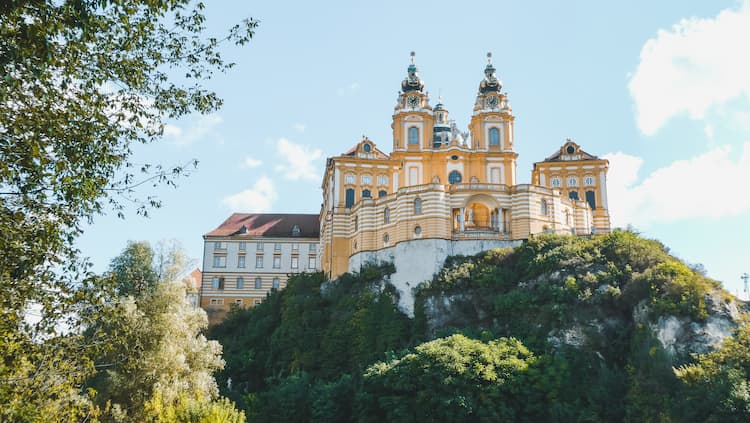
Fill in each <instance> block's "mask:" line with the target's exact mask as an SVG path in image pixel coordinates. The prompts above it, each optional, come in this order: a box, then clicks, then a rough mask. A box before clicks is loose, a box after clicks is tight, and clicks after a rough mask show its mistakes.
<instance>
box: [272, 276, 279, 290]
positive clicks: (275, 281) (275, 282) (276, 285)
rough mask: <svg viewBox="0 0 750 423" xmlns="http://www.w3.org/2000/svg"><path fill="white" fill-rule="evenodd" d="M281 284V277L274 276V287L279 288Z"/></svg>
mask: <svg viewBox="0 0 750 423" xmlns="http://www.w3.org/2000/svg"><path fill="white" fill-rule="evenodd" d="M280 285H281V283H280V282H279V278H273V289H279V286H280Z"/></svg>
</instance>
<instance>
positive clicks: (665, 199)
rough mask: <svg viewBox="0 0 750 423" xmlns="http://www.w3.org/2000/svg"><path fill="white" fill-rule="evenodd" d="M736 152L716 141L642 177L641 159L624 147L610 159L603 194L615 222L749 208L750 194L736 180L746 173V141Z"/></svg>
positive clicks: (749, 162) (749, 150)
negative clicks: (703, 150)
mask: <svg viewBox="0 0 750 423" xmlns="http://www.w3.org/2000/svg"><path fill="white" fill-rule="evenodd" d="M741 150H742V151H741V152H739V154H738V153H734V152H733V147H731V146H729V145H724V146H720V147H717V148H714V149H712V150H709V151H707V152H706V153H703V154H701V155H699V156H696V157H692V158H690V159H687V160H677V161H675V162H673V163H671V164H669V165H668V166H665V167H662V168H659V169H656V170H655V171H653V172H652V173H651V174H650V175H648V176H647V177H645V178H644V179H643V180H642V181H641V182H640V183H638V184H636V181H637V180H638V173H639V171H640V169H641V167H642V165H643V159H641V158H640V157H635V156H630V155H627V154H624V153H619V152H618V153H611V154H607V155H605V156H604V157H605V158H607V159H608V160H609V161H610V167H609V168H610V172H609V176H608V181H607V188H608V190H607V197H608V198H609V210H610V213H611V214H612V223H613V226H626V225H628V224H633V225H636V226H642V225H649V224H652V223H658V222H674V221H679V220H687V219H698V218H714V219H718V218H722V217H728V216H736V215H739V214H741V213H743V212H746V211H748V210H750V196H748V195H738V194H737V192H738V191H737V186H738V185H740V184H744V183H745V181H747V180H749V179H750V142H747V143H745V144H744V145H743V146H742V148H741Z"/></svg>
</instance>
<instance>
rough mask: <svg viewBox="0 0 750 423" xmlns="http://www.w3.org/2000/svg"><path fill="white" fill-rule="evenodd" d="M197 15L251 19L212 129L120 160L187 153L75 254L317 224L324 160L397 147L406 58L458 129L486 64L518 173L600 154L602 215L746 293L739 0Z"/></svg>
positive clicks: (196, 120) (269, 9)
mask: <svg viewBox="0 0 750 423" xmlns="http://www.w3.org/2000/svg"><path fill="white" fill-rule="evenodd" d="M265 3H266V4H253V3H250V2H241V1H221V2H210V3H209V4H208V6H207V14H208V20H209V25H210V31H211V32H212V33H215V34H220V33H221V32H222V29H223V28H228V27H229V26H231V25H232V24H234V23H235V22H237V21H238V20H239V19H241V18H243V17H253V18H255V19H258V20H260V26H259V27H258V30H257V33H256V36H255V37H254V39H253V40H252V41H251V42H250V43H249V44H248V45H246V46H245V47H242V48H237V47H234V46H227V48H226V49H225V50H224V51H225V53H224V54H225V57H227V58H228V59H230V60H232V61H234V62H236V63H237V66H236V67H235V68H234V69H233V70H232V71H231V72H230V73H228V74H225V75H219V76H217V77H216V78H215V79H214V80H212V81H211V82H210V83H209V84H208V86H209V87H210V88H212V89H214V90H216V91H217V92H218V93H219V95H220V96H221V97H223V98H224V99H225V104H224V107H223V108H222V109H221V110H220V111H219V112H217V113H215V114H213V115H209V116H190V117H188V118H185V119H182V120H180V121H176V122H172V123H171V124H170V125H169V127H168V128H167V131H166V133H165V137H164V140H163V141H162V142H159V143H156V144H152V145H148V146H139V148H137V149H136V151H135V155H134V157H133V161H135V162H138V163H144V162H151V163H155V162H158V163H163V164H165V165H171V164H176V163H180V162H184V161H187V160H189V159H191V158H196V159H198V160H199V161H200V164H199V167H198V170H197V171H196V172H194V173H193V174H192V175H191V176H190V177H188V178H186V179H183V180H181V181H180V184H179V187H178V188H177V189H172V188H167V187H161V188H158V189H156V190H154V191H152V192H148V193H149V194H153V193H155V194H157V195H158V196H159V198H161V199H162V201H163V203H164V207H163V208H161V209H159V210H155V211H153V212H152V214H151V217H150V218H148V219H144V218H141V217H138V216H135V215H134V214H133V213H130V214H129V215H128V217H127V218H126V219H125V220H120V219H117V218H116V217H115V216H114V214H113V213H109V214H108V215H105V216H99V217H97V218H96V219H95V221H94V223H93V224H92V225H90V226H88V227H87V228H86V233H85V234H84V235H83V236H82V237H81V239H80V240H79V242H78V245H79V248H81V250H82V252H83V253H84V254H85V255H88V256H90V257H91V259H92V261H93V263H94V265H95V266H94V270H96V271H103V270H104V269H106V266H107V264H108V262H109V260H110V259H111V258H112V257H114V256H115V255H117V254H118V252H119V251H120V250H122V248H123V247H124V246H125V244H126V242H127V241H128V240H147V241H151V242H152V243H156V242H157V241H158V240H160V239H167V238H174V239H177V240H179V241H181V242H182V243H183V245H184V246H185V247H186V249H187V251H188V253H189V254H190V255H191V256H193V257H195V258H196V259H199V258H200V257H201V256H202V249H203V241H202V238H201V236H202V235H203V234H204V233H206V232H208V231H210V230H211V229H213V228H215V227H216V226H217V225H218V224H220V223H221V222H222V221H223V220H224V219H225V218H226V217H227V216H228V215H229V214H230V213H231V212H232V211H243V212H253V211H258V212H269V211H271V212H308V213H317V212H318V210H319V207H320V203H321V193H320V182H321V177H322V172H323V167H324V163H325V158H326V157H329V156H332V155H337V154H340V153H342V152H344V151H346V150H347V149H348V148H349V147H350V146H352V145H354V144H355V143H356V142H358V141H359V139H360V138H361V136H362V135H363V134H365V135H367V136H368V137H369V138H370V139H372V140H373V141H375V142H376V143H377V144H378V146H379V147H380V148H381V149H383V150H385V151H390V149H391V129H390V123H391V115H392V112H393V107H394V105H395V101H396V96H397V92H398V90H399V87H400V82H401V80H402V79H403V77H404V75H405V73H406V67H407V65H408V63H409V52H410V51H412V50H414V51H416V63H417V66H418V67H419V70H420V75H421V77H422V79H423V80H424V81H425V83H426V89H427V90H428V91H429V93H430V97H431V99H432V104H435V103H436V102H437V97H438V94H441V95H442V97H443V102H444V104H445V105H446V107H447V108H448V110H449V111H450V113H451V118H452V119H455V120H456V123H457V124H458V125H459V127H460V128H466V126H467V125H468V123H469V118H470V115H471V109H472V106H473V104H474V98H475V95H476V89H477V85H478V83H479V81H480V80H481V78H482V71H483V69H484V65H485V63H486V53H487V52H488V51H491V52H492V53H493V57H494V63H495V67H496V68H497V69H498V77H499V78H500V79H501V80H502V81H503V85H504V91H507V92H508V94H509V97H510V102H511V104H512V106H513V111H514V114H515V116H516V129H515V130H516V132H515V148H516V151H517V152H518V153H519V155H520V156H519V161H518V179H519V182H521V183H526V182H529V181H530V173H531V166H532V163H533V162H534V161H539V160H542V159H544V158H545V157H546V156H548V155H550V154H551V153H553V152H554V151H555V150H556V149H557V148H559V147H560V145H562V143H563V142H564V140H565V139H566V138H572V139H573V140H575V141H576V142H577V143H579V144H580V145H581V146H582V147H583V148H584V149H585V150H586V151H588V152H590V153H592V154H596V155H600V156H605V157H607V158H608V159H609V160H610V179H609V198H610V212H611V214H612V217H613V223H614V224H615V225H616V226H622V227H624V226H627V225H632V226H633V227H635V228H636V229H637V230H639V231H640V232H642V233H643V234H644V235H646V236H648V237H653V238H657V239H659V240H661V241H662V242H664V243H665V244H666V245H667V246H669V247H670V249H671V251H672V252H673V253H674V254H675V255H677V256H679V257H680V258H682V259H684V260H686V261H687V262H689V263H701V264H703V265H704V266H705V268H706V269H707V270H708V274H709V276H711V277H714V278H716V279H718V280H721V281H723V282H724V284H725V286H726V287H727V288H729V289H730V290H731V291H732V292H733V293H741V281H740V279H739V277H740V274H741V273H742V272H745V271H748V272H750V260H749V258H750V245H748V241H747V240H748V239H749V238H750V225H749V224H748V221H749V220H750V190H748V188H747V186H746V184H747V183H748V181H750V77H748V75H750V58H749V57H748V55H747V52H746V46H745V44H746V42H747V40H750V3H748V2H747V1H721V0H716V1H711V2H706V1H684V0H683V1H676V0H675V1H659V2H653V1H629V2H621V3H618V4H614V3H612V2H600V1H568V2H554V1H526V2H510V1H495V2H471V1H463V2H418V1H413V2H390V1H387V2H366V3H365V2H296V3H289V2H265Z"/></svg>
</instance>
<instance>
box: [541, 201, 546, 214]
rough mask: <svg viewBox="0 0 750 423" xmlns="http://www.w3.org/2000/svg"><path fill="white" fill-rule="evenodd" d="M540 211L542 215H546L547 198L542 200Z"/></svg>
mask: <svg viewBox="0 0 750 423" xmlns="http://www.w3.org/2000/svg"><path fill="white" fill-rule="evenodd" d="M540 212H541V213H542V215H544V216H547V200H542V207H541V210H540Z"/></svg>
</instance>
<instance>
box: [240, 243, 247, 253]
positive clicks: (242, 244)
mask: <svg viewBox="0 0 750 423" xmlns="http://www.w3.org/2000/svg"><path fill="white" fill-rule="evenodd" d="M245 244H246V242H245V241H242V242H240V251H245Z"/></svg>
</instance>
